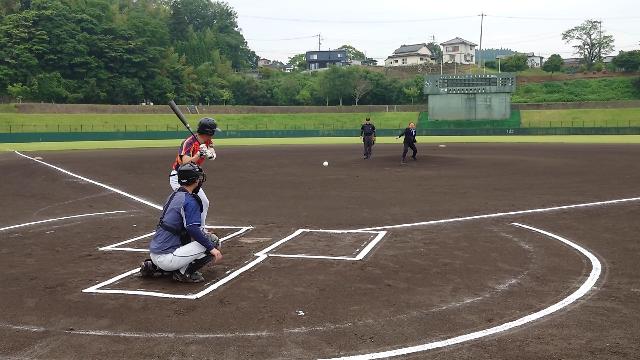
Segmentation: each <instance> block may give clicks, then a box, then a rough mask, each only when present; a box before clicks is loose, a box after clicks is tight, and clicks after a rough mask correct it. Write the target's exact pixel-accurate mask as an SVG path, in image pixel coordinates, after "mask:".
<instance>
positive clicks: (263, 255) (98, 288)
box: [82, 229, 387, 300]
mask: <svg viewBox="0 0 640 360" xmlns="http://www.w3.org/2000/svg"><path fill="white" fill-rule="evenodd" d="M314 231H315V232H326V233H338V234H344V233H373V234H377V235H376V237H375V238H374V239H373V240H372V241H371V242H369V244H367V246H365V247H364V249H362V250H361V251H360V252H359V253H358V255H356V256H355V257H353V258H351V257H329V256H327V257H321V258H318V257H314V256H306V255H304V256H303V255H295V256H286V257H297V258H301V257H306V258H310V259H330V260H349V261H357V260H362V259H363V258H364V257H365V256H366V255H367V254H369V253H370V252H371V250H373V248H374V247H375V246H376V245H377V244H378V243H379V242H380V241H381V240H382V238H383V237H384V235H386V233H387V232H386V231H369V230H309V229H298V230H296V231H295V232H293V233H292V234H290V235H288V236H287V237H285V238H284V239H282V240H280V241H278V242H276V243H274V244H273V245H271V246H269V247H267V248H265V249H264V250H262V251H260V252H258V253H256V254H255V256H256V259H254V260H253V261H250V262H246V263H245V264H244V265H243V266H242V267H240V268H239V269H237V270H234V271H233V272H230V273H229V274H228V275H227V276H225V277H224V278H222V279H220V280H218V281H217V282H214V283H213V284H210V285H208V286H207V287H206V288H204V289H203V290H201V291H200V292H198V293H195V294H168V293H162V292H157V291H147V290H124V289H102V288H104V287H105V286H108V285H111V284H113V283H115V282H117V281H119V280H122V279H124V278H126V277H129V276H132V275H134V274H136V273H138V272H139V271H140V269H138V268H136V269H132V270H129V271H127V272H125V273H123V274H120V275H117V276H115V277H113V278H111V279H109V280H106V281H103V282H101V283H99V284H96V285H94V286H91V287H89V288H86V289H84V290H82V292H84V293H97V294H125V295H138V296H153V297H160V298H171V299H188V300H195V299H199V298H201V297H203V296H205V295H207V294H209V293H211V292H212V291H214V290H216V289H218V288H219V287H221V286H223V285H225V284H226V283H228V282H230V281H231V280H233V279H235V278H236V277H238V276H240V275H241V274H242V273H244V272H246V271H248V270H250V269H252V268H253V267H255V266H257V265H259V264H260V263H262V262H263V261H265V260H267V259H268V258H270V257H276V256H277V254H269V253H268V252H270V251H271V250H274V249H276V248H278V247H279V246H281V245H282V244H284V243H286V242H287V241H290V240H292V239H293V238H295V237H296V236H298V235H300V234H302V233H304V232H314ZM147 235H148V234H147ZM112 250H113V249H112ZM283 257H284V256H283Z"/></svg>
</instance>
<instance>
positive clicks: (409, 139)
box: [398, 128, 418, 162]
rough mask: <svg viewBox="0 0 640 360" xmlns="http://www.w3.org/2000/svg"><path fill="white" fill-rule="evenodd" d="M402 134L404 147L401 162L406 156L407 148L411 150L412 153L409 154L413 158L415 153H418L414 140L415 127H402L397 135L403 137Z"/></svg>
mask: <svg viewBox="0 0 640 360" xmlns="http://www.w3.org/2000/svg"><path fill="white" fill-rule="evenodd" d="M403 136H404V148H403V150H402V162H404V161H405V159H406V157H407V152H408V151H409V149H411V150H412V151H413V155H411V158H412V159H413V160H415V159H416V154H418V149H416V142H417V141H416V129H412V128H406V129H404V131H403V132H402V133H400V135H398V137H403Z"/></svg>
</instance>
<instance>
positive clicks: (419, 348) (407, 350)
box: [322, 223, 602, 360]
mask: <svg viewBox="0 0 640 360" xmlns="http://www.w3.org/2000/svg"><path fill="white" fill-rule="evenodd" d="M512 225H513V226H517V227H520V228H523V229H527V230H530V231H532V232H536V233H539V234H542V235H545V236H547V237H550V238H552V239H555V240H558V241H560V242H562V243H564V244H565V245H567V246H569V247H571V248H573V249H574V250H577V251H578V252H579V253H581V254H582V255H584V256H585V257H586V258H588V259H589V261H590V262H591V272H590V273H589V277H588V278H587V280H586V281H585V282H584V283H583V284H582V286H580V288H578V290H576V291H574V292H573V293H571V294H570V295H569V296H567V297H566V298H564V299H562V300H560V301H559V302H557V303H555V304H553V305H551V306H549V307H547V308H544V309H542V310H539V311H537V312H534V313H532V314H529V315H527V316H525V317H522V318H519V319H516V320H514V321H510V322H507V323H504V324H502V325H498V326H494V327H491V328H488V329H484V330H480V331H475V332H472V333H469V334H465V335H460V336H456V337H452V338H449V339H445V340H440V341H434V342H430V343H425V344H422V345H416V346H409V347H404V348H400V349H393V350H388V351H382V352H375V353H368V354H360V355H352V356H343V357H334V358H324V359H322V360H372V359H382V358H390V357H396V356H401V355H408V354H413V353H418V352H423V351H428V350H433V349H438V348H443V347H447V346H452V345H456V344H461V343H464V342H468V341H472V340H477V339H480V338H483V337H486V336H491V335H495V334H499V333H501V332H504V331H507V330H511V329H514V328H516V327H520V326H522V325H524V324H527V323H530V322H533V321H536V320H538V319H541V318H543V317H545V316H548V315H550V314H553V313H554V312H557V311H559V310H560V309H563V308H565V307H567V306H569V305H571V304H572V303H574V302H575V301H577V300H578V299H580V298H582V297H583V296H584V295H586V294H587V293H588V292H589V291H590V290H591V289H592V288H593V286H594V285H595V284H596V282H597V281H598V279H599V278H600V274H601V273H602V264H601V263H600V260H598V258H597V257H596V256H595V255H593V254H592V253H591V252H589V251H588V250H586V249H585V248H583V247H582V246H580V245H578V244H576V243H574V242H571V241H570V240H567V239H566V238H563V237H561V236H559V235H556V234H553V233H550V232H548V231H545V230H542V229H538V228H535V227H533V226H529V225H524V224H519V223H512Z"/></svg>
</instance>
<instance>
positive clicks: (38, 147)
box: [0, 135, 640, 151]
mask: <svg viewBox="0 0 640 360" xmlns="http://www.w3.org/2000/svg"><path fill="white" fill-rule="evenodd" d="M180 141H181V139H175V140H127V141H77V142H43V143H15V144H11V143H6V144H0V151H13V150H18V151H45V150H47V151H48V150H86V149H133V148H168V147H175V146H177V144H179V143H180ZM418 142H419V143H418V145H420V144H453V143H570V144H640V135H571V136H561V135H553V136H420V137H418ZM377 143H378V144H398V145H399V146H400V145H401V144H402V140H397V139H396V138H395V137H379V138H378V140H377ZM215 144H216V146H221V147H224V146H255V145H332V144H354V145H355V144H358V145H359V144H360V139H359V138H345V137H325V138H261V139H219V140H216V141H215Z"/></svg>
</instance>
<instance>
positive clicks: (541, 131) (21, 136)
mask: <svg viewBox="0 0 640 360" xmlns="http://www.w3.org/2000/svg"><path fill="white" fill-rule="evenodd" d="M399 133H400V130H391V129H382V130H378V136H396V135H398V134H399ZM417 133H418V136H487V135H504V136H511V135H640V127H615V128H613V127H612V128H605V127H584V128H582V127H574V128H559V127H555V128H553V127H549V128H475V129H424V128H423V129H418V131H417ZM188 135H189V133H187V132H186V131H138V132H47V133H43V132H24V133H22V132H21V133H0V143H29V142H63V141H109V140H165V139H180V138H185V137H187V136H188ZM359 135H360V131H359V130H357V129H348V130H347V129H341V130H229V131H222V132H219V133H216V138H220V139H224V138H301V137H358V136H359Z"/></svg>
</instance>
